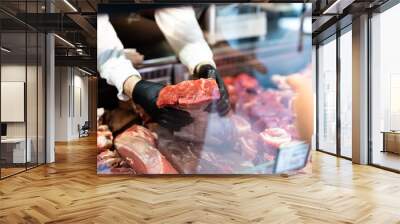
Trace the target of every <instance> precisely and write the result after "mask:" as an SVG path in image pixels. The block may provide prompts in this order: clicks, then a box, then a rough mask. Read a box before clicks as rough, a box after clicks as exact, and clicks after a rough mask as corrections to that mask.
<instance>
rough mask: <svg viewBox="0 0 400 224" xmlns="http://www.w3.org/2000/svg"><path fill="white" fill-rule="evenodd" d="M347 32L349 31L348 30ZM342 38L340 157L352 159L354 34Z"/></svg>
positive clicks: (349, 33)
mask: <svg viewBox="0 0 400 224" xmlns="http://www.w3.org/2000/svg"><path fill="white" fill-rule="evenodd" d="M346 31H347V30H346ZM346 31H343V32H344V33H343V34H342V35H341V36H340V93H339V94H340V155H341V156H344V157H348V158H351V157H352V148H351V141H352V138H351V137H352V125H351V124H352V96H353V94H352V49H351V48H352V32H351V27H349V30H348V31H347V32H346Z"/></svg>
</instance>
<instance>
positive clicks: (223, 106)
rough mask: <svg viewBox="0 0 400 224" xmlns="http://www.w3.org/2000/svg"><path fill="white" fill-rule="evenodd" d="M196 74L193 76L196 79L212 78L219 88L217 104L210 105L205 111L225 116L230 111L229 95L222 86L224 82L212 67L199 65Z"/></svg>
mask: <svg viewBox="0 0 400 224" xmlns="http://www.w3.org/2000/svg"><path fill="white" fill-rule="evenodd" d="M195 71H196V74H194V75H195V76H196V77H198V78H212V79H215V81H216V82H217V84H218V88H219V93H220V98H219V100H218V101H217V103H212V104H210V106H209V107H207V110H208V111H210V112H214V111H218V113H219V115H220V116H224V115H226V114H227V113H228V112H229V110H230V109H231V104H230V102H229V94H228V90H227V89H226V86H225V84H224V80H223V79H222V78H221V75H220V74H219V72H218V71H217V69H216V68H214V66H212V65H209V64H205V65H200V67H199V68H196V69H195Z"/></svg>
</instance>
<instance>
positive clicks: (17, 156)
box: [1, 138, 32, 163]
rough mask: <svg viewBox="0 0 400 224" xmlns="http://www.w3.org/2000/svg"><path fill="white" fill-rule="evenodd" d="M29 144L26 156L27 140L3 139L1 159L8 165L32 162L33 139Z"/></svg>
mask: <svg viewBox="0 0 400 224" xmlns="http://www.w3.org/2000/svg"><path fill="white" fill-rule="evenodd" d="M26 142H28V144H27V147H26V154H25V138H5V139H1V157H2V158H1V159H2V160H5V162H6V163H25V162H31V158H32V154H31V144H32V142H31V139H30V138H28V139H27V140H26Z"/></svg>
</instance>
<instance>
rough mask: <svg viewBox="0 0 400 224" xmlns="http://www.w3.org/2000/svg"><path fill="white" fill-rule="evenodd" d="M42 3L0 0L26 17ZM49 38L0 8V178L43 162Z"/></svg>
mask: <svg viewBox="0 0 400 224" xmlns="http://www.w3.org/2000/svg"><path fill="white" fill-rule="evenodd" d="M43 3H44V1H32V2H28V5H26V4H27V1H19V2H18V3H16V2H14V3H9V2H1V3H0V7H2V6H7V7H9V8H12V9H14V10H16V11H15V12H16V13H17V15H18V16H19V17H23V16H24V15H25V14H24V13H25V12H28V13H38V12H42V11H43V7H42V6H43ZM39 6H40V7H39ZM45 44H46V39H45V35H44V34H43V33H40V31H39V30H36V29H35V28H34V27H31V26H29V25H27V24H25V23H24V22H22V21H21V20H17V19H15V18H13V17H12V16H9V15H6V14H4V13H0V47H1V57H0V68H1V69H0V71H1V73H0V81H1V85H0V90H1V91H0V92H1V99H0V102H1V105H0V111H1V115H0V117H1V144H0V178H5V177H8V176H10V175H13V174H16V173H19V172H22V171H25V170H27V169H29V168H33V167H36V166H37V165H39V164H43V163H44V162H45V91H46V88H45V87H46V86H45V67H44V65H45V59H46V52H45Z"/></svg>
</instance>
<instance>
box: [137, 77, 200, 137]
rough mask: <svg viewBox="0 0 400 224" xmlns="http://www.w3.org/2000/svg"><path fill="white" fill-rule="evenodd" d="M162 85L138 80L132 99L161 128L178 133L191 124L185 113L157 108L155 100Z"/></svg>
mask: <svg viewBox="0 0 400 224" xmlns="http://www.w3.org/2000/svg"><path fill="white" fill-rule="evenodd" d="M162 88H164V85H162V84H160V83H155V82H149V81H146V80H140V81H139V82H138V83H137V84H136V86H135V88H134V89H133V93H132V99H133V101H134V102H135V103H137V104H139V105H140V106H142V107H143V109H144V110H145V111H146V113H147V114H149V115H150V117H151V118H152V119H154V121H156V122H157V123H159V124H160V125H161V126H163V127H165V128H168V129H171V130H173V131H179V130H180V129H181V128H182V127H184V126H186V125H188V124H190V123H192V122H193V118H192V117H191V116H190V114H189V113H188V112H187V111H183V110H178V109H174V108H158V107H157V104H156V102H157V98H158V94H159V93H160V90H161V89H162Z"/></svg>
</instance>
